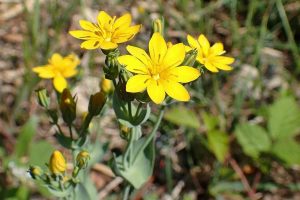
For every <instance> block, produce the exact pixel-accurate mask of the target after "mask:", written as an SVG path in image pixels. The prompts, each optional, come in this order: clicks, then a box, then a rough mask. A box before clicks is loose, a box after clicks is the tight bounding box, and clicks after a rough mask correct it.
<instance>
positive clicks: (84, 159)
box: [76, 151, 91, 168]
mask: <svg viewBox="0 0 300 200" xmlns="http://www.w3.org/2000/svg"><path fill="white" fill-rule="evenodd" d="M90 158H91V157H90V154H89V152H87V151H81V152H80V153H79V154H78V155H77V156H76V165H77V166H78V167H79V168H85V167H86V166H87V164H88V160H89V159H90Z"/></svg>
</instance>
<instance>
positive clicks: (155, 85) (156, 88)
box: [147, 79, 165, 104]
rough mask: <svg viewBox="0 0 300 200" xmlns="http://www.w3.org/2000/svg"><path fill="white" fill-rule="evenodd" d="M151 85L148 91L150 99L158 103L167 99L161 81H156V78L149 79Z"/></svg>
mask: <svg viewBox="0 0 300 200" xmlns="http://www.w3.org/2000/svg"><path fill="white" fill-rule="evenodd" d="M148 82H149V83H148V84H149V85H148V86H147V93H148V95H149V97H150V99H151V100H152V101H153V102H154V103H156V104H160V103H162V102H163V100H164V99H165V91H164V88H163V86H162V85H161V83H160V82H158V81H155V80H154V79H150V80H149V81H148Z"/></svg>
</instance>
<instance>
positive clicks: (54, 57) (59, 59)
mask: <svg viewBox="0 0 300 200" xmlns="http://www.w3.org/2000/svg"><path fill="white" fill-rule="evenodd" d="M62 62H63V57H62V56H61V55H59V54H58V53H55V54H53V55H52V56H51V58H50V59H49V63H50V64H52V65H60V64H61V63H62Z"/></svg>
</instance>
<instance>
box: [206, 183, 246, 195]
mask: <svg viewBox="0 0 300 200" xmlns="http://www.w3.org/2000/svg"><path fill="white" fill-rule="evenodd" d="M244 190H245V189H244V186H243V184H242V183H241V182H240V181H235V182H229V181H219V182H218V183H217V184H215V185H212V186H210V187H209V193H210V194H211V195H212V196H216V195H218V194H220V193H224V192H242V191H244Z"/></svg>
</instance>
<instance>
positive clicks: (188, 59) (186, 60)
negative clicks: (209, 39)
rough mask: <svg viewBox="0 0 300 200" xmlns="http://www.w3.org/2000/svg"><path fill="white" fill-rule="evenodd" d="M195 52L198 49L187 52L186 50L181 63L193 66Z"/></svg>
mask: <svg viewBox="0 0 300 200" xmlns="http://www.w3.org/2000/svg"><path fill="white" fill-rule="evenodd" d="M197 54H198V50H197V49H192V50H190V51H189V52H187V53H186V54H185V58H184V61H183V63H182V64H181V65H184V66H193V65H194V63H195V60H196V57H197Z"/></svg>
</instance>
